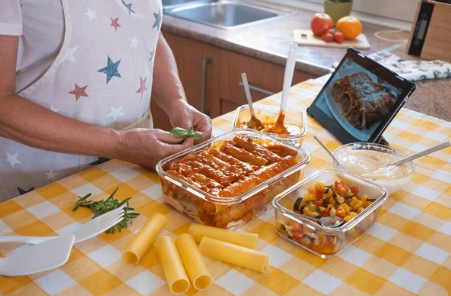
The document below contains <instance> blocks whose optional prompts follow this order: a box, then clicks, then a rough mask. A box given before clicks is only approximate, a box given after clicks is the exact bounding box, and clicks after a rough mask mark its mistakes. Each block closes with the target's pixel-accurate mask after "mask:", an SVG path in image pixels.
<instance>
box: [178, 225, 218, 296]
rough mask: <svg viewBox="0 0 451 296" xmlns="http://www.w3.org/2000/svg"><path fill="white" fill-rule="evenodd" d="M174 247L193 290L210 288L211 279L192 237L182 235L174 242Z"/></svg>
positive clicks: (186, 234)
mask: <svg viewBox="0 0 451 296" xmlns="http://www.w3.org/2000/svg"><path fill="white" fill-rule="evenodd" d="M175 245H176V246H177V250H178V251H179V255H180V257H181V258H182V262H183V265H184V266H185V269H186V271H187V272H188V276H189V278H190V280H191V282H192V283H193V286H194V288H196V289H197V290H205V289H207V288H208V287H210V285H211V284H212V283H213V278H212V277H211V275H210V272H209V271H208V269H207V266H206V265H205V262H204V259H203V258H202V254H201V253H200V251H199V248H198V247H197V245H196V242H195V241H194V239H193V237H192V236H191V235H189V234H188V233H185V234H182V235H180V236H179V237H177V239H176V240H175Z"/></svg>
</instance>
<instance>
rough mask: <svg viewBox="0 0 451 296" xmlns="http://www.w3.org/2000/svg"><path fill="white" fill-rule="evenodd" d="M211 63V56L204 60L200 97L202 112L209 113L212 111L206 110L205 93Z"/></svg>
mask: <svg viewBox="0 0 451 296" xmlns="http://www.w3.org/2000/svg"><path fill="white" fill-rule="evenodd" d="M210 63H211V59H210V58H206V59H203V60H202V96H201V98H200V104H201V106H200V112H202V113H205V114H207V115H209V113H210V112H208V111H206V110H205V100H206V98H205V95H206V92H207V65H208V64H210Z"/></svg>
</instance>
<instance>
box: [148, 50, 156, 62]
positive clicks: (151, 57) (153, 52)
mask: <svg viewBox="0 0 451 296" xmlns="http://www.w3.org/2000/svg"><path fill="white" fill-rule="evenodd" d="M154 54H155V50H154V51H151V52H150V59H149V62H150V61H151V60H152V59H153V55H154Z"/></svg>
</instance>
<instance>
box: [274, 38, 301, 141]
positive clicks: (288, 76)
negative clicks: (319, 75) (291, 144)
mask: <svg viewBox="0 0 451 296" xmlns="http://www.w3.org/2000/svg"><path fill="white" fill-rule="evenodd" d="M297 50H298V45H297V43H291V44H290V47H289V49H288V59H287V64H286V65H285V74H284V77H283V89H282V100H281V101H280V113H279V117H278V118H277V122H276V124H274V126H273V127H271V128H270V129H268V130H267V132H273V133H277V134H289V132H288V130H287V128H286V127H285V126H284V125H283V122H284V121H285V111H286V109H287V104H288V95H289V93H290V88H291V83H292V82H293V74H294V66H295V65H296V54H297Z"/></svg>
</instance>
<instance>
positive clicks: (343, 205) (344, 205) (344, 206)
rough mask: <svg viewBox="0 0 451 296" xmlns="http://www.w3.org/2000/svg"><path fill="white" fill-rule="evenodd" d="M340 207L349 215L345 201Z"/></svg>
mask: <svg viewBox="0 0 451 296" xmlns="http://www.w3.org/2000/svg"><path fill="white" fill-rule="evenodd" d="M340 207H342V208H343V209H344V210H345V212H346V214H348V215H349V206H348V205H347V204H346V203H342V204H341V205H340Z"/></svg>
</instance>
